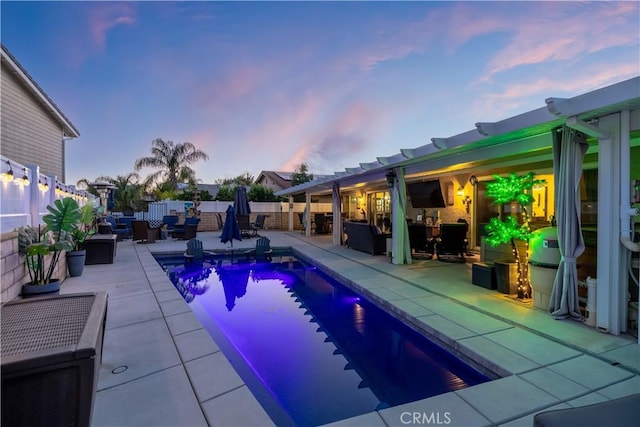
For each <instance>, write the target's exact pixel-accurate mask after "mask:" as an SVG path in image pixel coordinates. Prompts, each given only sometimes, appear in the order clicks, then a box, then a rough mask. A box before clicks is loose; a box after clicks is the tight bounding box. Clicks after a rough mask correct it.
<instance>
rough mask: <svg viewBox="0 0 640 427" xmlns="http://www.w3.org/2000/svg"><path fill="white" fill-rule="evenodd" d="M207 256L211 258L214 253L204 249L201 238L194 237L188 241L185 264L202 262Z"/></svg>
mask: <svg viewBox="0 0 640 427" xmlns="http://www.w3.org/2000/svg"><path fill="white" fill-rule="evenodd" d="M206 257H209V258H211V257H212V254H211V252H208V251H205V250H204V249H203V247H202V241H201V240H198V239H195V238H194V239H190V240H189V241H188V242H187V250H186V252H185V253H184V262H185V264H202V263H203V262H204V261H205V258H206Z"/></svg>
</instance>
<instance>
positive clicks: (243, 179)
mask: <svg viewBox="0 0 640 427" xmlns="http://www.w3.org/2000/svg"><path fill="white" fill-rule="evenodd" d="M254 180H255V178H254V177H253V176H252V175H251V174H249V172H245V173H243V174H242V175H238V176H236V177H235V178H223V179H217V180H216V181H215V183H216V184H218V185H246V186H249V185H251V184H253V181H254Z"/></svg>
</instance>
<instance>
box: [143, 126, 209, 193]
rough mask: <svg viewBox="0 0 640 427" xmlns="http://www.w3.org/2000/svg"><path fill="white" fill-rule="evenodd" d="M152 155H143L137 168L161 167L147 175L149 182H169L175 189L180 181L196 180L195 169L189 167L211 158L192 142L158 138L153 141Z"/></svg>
mask: <svg viewBox="0 0 640 427" xmlns="http://www.w3.org/2000/svg"><path fill="white" fill-rule="evenodd" d="M151 154H152V156H151V157H142V158H140V159H138V160H136V163H135V170H137V171H138V170H140V169H142V168H143V167H151V168H156V169H160V170H158V171H156V172H154V173H152V174H151V175H149V177H147V179H146V182H148V183H154V182H155V183H161V182H167V183H169V188H170V189H171V190H173V191H176V190H177V189H178V182H183V181H185V180H186V181H189V182H195V174H196V173H195V171H194V170H193V169H191V168H190V167H189V165H191V164H192V163H195V162H197V161H198V160H209V156H207V154H206V153H205V152H204V151H201V150H198V149H196V147H195V146H194V145H193V144H192V143H190V142H183V143H178V144H174V142H173V141H165V140H163V139H162V138H156V139H154V140H153V142H152V143H151Z"/></svg>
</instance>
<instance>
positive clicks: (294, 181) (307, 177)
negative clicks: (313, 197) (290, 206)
mask: <svg viewBox="0 0 640 427" xmlns="http://www.w3.org/2000/svg"><path fill="white" fill-rule="evenodd" d="M308 171H309V167H308V166H307V164H306V163H300V166H299V167H298V169H296V170H295V171H293V173H292V174H291V186H292V187H295V186H296V185H300V184H304V183H305V182H309V181H312V180H313V174H309V173H307V172H308ZM293 200H294V201H296V202H304V201H305V196H304V194H296V195H294V196H293Z"/></svg>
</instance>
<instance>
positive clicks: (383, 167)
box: [276, 77, 640, 196]
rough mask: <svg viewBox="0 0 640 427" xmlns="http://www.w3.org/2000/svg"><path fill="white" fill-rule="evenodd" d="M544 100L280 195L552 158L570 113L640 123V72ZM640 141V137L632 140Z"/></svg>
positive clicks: (581, 119)
mask: <svg viewBox="0 0 640 427" xmlns="http://www.w3.org/2000/svg"><path fill="white" fill-rule="evenodd" d="M545 104H546V105H545V106H544V107H541V108H538V109H535V110H531V111H528V112H526V113H523V114H519V115H516V116H513V117H509V118H506V119H504V120H501V121H498V122H478V123H476V124H475V128H474V129H472V130H469V131H466V132H463V133H461V134H458V135H454V136H450V137H448V138H439V137H434V138H431V142H430V143H429V144H426V145H423V146H420V147H417V148H407V149H401V150H400V152H399V153H397V154H395V155H393V156H389V157H377V158H376V160H375V161H372V162H369V163H360V164H359V165H358V166H355V167H350V168H346V169H345V170H344V171H339V172H335V173H334V175H330V176H328V177H324V178H320V179H315V180H313V181H309V182H306V183H304V184H300V185H297V186H295V187H291V188H288V189H286V190H281V191H278V192H276V195H278V196H289V195H293V194H299V193H305V192H308V193H311V194H328V193H330V192H331V189H332V186H333V183H335V182H337V183H339V184H340V188H341V190H343V191H349V190H352V189H353V190H355V189H357V188H361V187H363V186H365V185H368V186H374V187H375V186H378V185H379V186H380V188H385V187H386V178H385V175H386V174H387V173H388V171H389V170H390V169H393V168H399V167H401V168H405V174H406V176H407V179H408V180H410V179H416V178H419V177H422V176H436V175H441V174H445V173H465V171H470V170H473V171H477V170H482V169H487V168H488V167H489V165H491V166H492V167H495V166H496V164H497V163H500V162H497V161H496V159H501V162H502V163H503V164H505V165H507V164H509V163H513V162H519V163H525V162H526V163H535V162H537V161H541V160H549V159H550V158H551V142H552V141H551V130H552V129H554V128H556V127H558V126H561V125H563V124H564V123H565V121H566V120H567V118H570V117H571V118H575V119H576V120H578V121H579V122H585V123H587V124H588V123H590V122H594V121H596V120H597V119H598V118H599V117H603V116H607V115H610V114H613V113H616V112H619V111H623V110H630V111H632V117H631V123H632V127H631V130H632V131H634V130H637V129H639V128H640V111H639V108H640V77H634V78H632V79H629V80H625V81H623V82H620V83H616V84H613V85H611V86H607V87H604V88H600V89H597V90H594V91H591V92H588V93H585V94H582V95H578V96H575V97H573V98H547V99H546V100H545ZM637 143H638V140H637V137H636V140H635V141H632V145H635V144H637Z"/></svg>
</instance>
